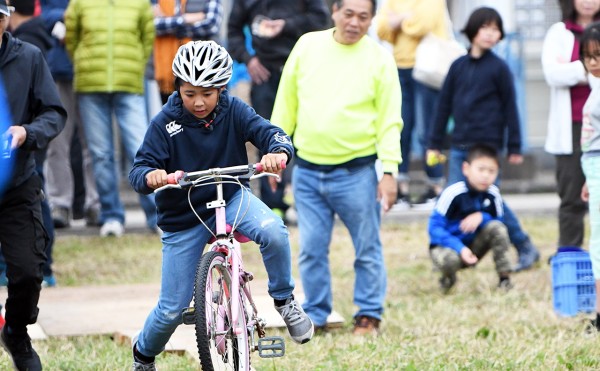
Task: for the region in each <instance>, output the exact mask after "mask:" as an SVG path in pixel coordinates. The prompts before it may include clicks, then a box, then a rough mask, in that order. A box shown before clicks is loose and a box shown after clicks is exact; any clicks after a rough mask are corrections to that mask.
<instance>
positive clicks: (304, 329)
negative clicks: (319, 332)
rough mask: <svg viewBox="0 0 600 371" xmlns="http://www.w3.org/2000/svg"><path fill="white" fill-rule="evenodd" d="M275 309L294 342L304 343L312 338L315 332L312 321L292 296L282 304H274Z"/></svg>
mask: <svg viewBox="0 0 600 371" xmlns="http://www.w3.org/2000/svg"><path fill="white" fill-rule="evenodd" d="M275 309H277V312H279V314H280V315H281V317H282V318H283V321H284V322H285V325H286V326H287V328H288V331H289V333H290V336H291V337H292V339H293V340H294V341H295V342H296V343H298V344H304V343H307V342H308V341H309V340H310V339H312V337H313V333H314V332H315V329H314V326H313V323H312V321H311V320H310V318H309V317H308V315H307V314H306V313H304V310H303V309H302V307H301V306H300V304H298V302H297V301H296V300H294V298H293V297H290V298H288V299H287V300H286V301H285V304H284V305H282V306H280V307H278V306H275Z"/></svg>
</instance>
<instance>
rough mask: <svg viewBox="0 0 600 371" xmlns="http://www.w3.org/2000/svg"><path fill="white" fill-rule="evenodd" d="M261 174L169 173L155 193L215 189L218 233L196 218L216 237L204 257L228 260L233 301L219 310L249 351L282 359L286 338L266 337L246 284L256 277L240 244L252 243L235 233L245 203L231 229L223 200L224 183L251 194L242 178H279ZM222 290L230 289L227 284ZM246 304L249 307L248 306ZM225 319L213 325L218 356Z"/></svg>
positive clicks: (237, 169) (246, 168)
mask: <svg viewBox="0 0 600 371" xmlns="http://www.w3.org/2000/svg"><path fill="white" fill-rule="evenodd" d="M261 171H262V167H261V166H260V164H254V165H242V166H233V167H227V168H214V169H209V170H204V171H197V172H189V173H183V172H178V173H175V174H169V176H168V178H169V183H170V184H168V185H166V186H164V187H161V188H158V189H157V190H155V192H159V191H161V190H163V189H168V188H178V189H182V188H189V192H191V189H192V188H194V187H200V186H206V185H215V186H216V199H215V200H213V201H210V202H208V203H207V204H206V208H207V209H214V212H215V230H214V231H213V230H211V229H210V228H209V227H208V226H207V225H206V224H205V223H204V221H203V220H202V219H201V218H200V217H199V216H198V214H196V216H197V217H198V219H199V220H200V222H201V223H202V224H203V225H204V226H205V227H206V228H207V229H208V230H209V231H210V233H211V234H212V235H213V238H212V239H211V240H210V241H209V243H210V247H209V248H208V249H207V251H206V252H205V253H204V254H203V256H204V255H206V254H207V253H209V252H211V251H212V252H216V253H220V254H223V255H224V257H225V259H224V262H223V268H224V269H225V270H227V272H228V275H229V277H230V280H231V283H230V285H231V287H230V292H226V293H225V296H226V297H227V298H228V299H229V300H230V304H229V307H228V308H227V306H224V307H219V311H221V310H222V311H227V313H226V315H227V319H228V320H229V324H230V326H231V331H232V332H233V336H234V337H235V338H238V339H243V338H244V336H245V339H247V343H248V347H249V348H248V350H249V351H250V352H252V351H255V350H258V351H259V355H260V356H261V357H279V356H283V354H284V353H285V346H284V343H283V339H282V338H280V337H269V338H267V337H265V330H264V326H265V323H264V321H263V320H261V319H260V318H259V317H258V309H257V307H256V304H255V303H254V300H253V298H252V293H251V291H250V287H249V285H248V284H247V283H248V282H250V281H251V280H252V279H253V275H252V274H251V273H249V272H246V271H245V270H244V265H243V259H242V255H241V254H242V252H241V245H240V242H247V241H250V239H248V238H247V237H245V236H242V235H241V234H239V233H238V232H236V228H237V221H238V220H241V218H239V214H240V211H241V209H242V206H243V202H244V201H243V196H242V201H241V202H240V205H239V207H238V211H237V214H236V217H235V219H234V221H233V225H231V226H230V225H228V224H227V220H226V206H227V203H226V201H225V199H224V198H223V184H226V183H236V184H239V185H240V187H241V188H242V191H243V192H250V190H248V189H246V188H244V186H243V185H242V184H241V182H240V179H248V180H250V179H256V178H259V177H262V176H277V175H275V174H271V173H260V174H257V172H261ZM234 174H237V175H234ZM188 200H189V202H190V206H192V205H191V201H190V200H191V199H190V196H189V193H188ZM192 210H193V211H194V213H196V212H195V209H194V208H193V207H192ZM242 218H243V216H242ZM202 261H203V259H202V258H201V259H200V263H202ZM223 287H224V288H225V289H227V286H226V285H225V286H223ZM246 304H247V305H249V307H248V306H247V305H246ZM250 309H251V311H250ZM192 314H193V315H194V320H195V316H196V315H200V314H199V313H195V312H194V311H192ZM240 315H241V316H244V318H243V319H241V318H239V317H238V316H240ZM185 316H186V313H185V312H184V323H188V322H186V321H185ZM190 316H191V315H190ZM224 317H225V316H220V317H219V318H217V321H216V322H217V323H216V324H214V325H215V326H216V328H217V329H216V331H215V333H214V334H213V335H214V336H215V338H214V340H215V347H216V348H217V350H218V353H219V354H220V355H223V354H225V353H227V349H226V345H225V343H224V340H225V336H226V334H227V329H226V326H225V324H224V321H223V318H224ZM203 318H204V317H203ZM244 324H245V326H244ZM254 329H256V331H257V334H258V338H259V341H258V344H255V337H254V331H253V330H254ZM244 331H246V334H245V335H244V334H243V333H244ZM263 340H264V341H263ZM217 343H219V344H217ZM238 346H239V344H238ZM236 352H242V353H239V354H243V351H242V350H240V349H239V348H238V349H237V350H236ZM240 358H241V357H240ZM248 360H249V353H248ZM235 362H238V363H240V368H242V369H243V368H244V366H243V362H241V361H240V359H237V361H234V363H235Z"/></svg>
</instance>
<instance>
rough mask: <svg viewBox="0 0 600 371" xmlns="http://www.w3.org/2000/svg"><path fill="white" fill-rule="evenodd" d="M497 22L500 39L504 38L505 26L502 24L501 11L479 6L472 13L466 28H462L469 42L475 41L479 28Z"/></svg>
mask: <svg viewBox="0 0 600 371" xmlns="http://www.w3.org/2000/svg"><path fill="white" fill-rule="evenodd" d="M492 23H495V24H496V26H497V27H498V29H499V30H500V40H502V39H503V38H504V27H503V25H502V17H500V13H498V11H496V9H494V8H489V7H486V6H484V7H481V8H477V9H475V10H474V11H473V13H471V15H470V16H469V20H467V24H466V25H465V28H463V29H462V30H461V32H462V33H464V34H465V35H466V36H467V38H468V39H469V42H471V43H472V42H473V39H474V38H475V36H477V32H479V29H480V28H481V27H483V26H485V25H488V24H492Z"/></svg>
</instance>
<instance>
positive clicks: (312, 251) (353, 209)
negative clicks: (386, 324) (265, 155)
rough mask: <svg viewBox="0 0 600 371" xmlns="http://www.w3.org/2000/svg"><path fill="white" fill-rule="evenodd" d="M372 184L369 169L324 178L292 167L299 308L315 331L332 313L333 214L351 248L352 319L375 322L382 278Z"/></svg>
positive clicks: (374, 177)
mask: <svg viewBox="0 0 600 371" xmlns="http://www.w3.org/2000/svg"><path fill="white" fill-rule="evenodd" d="M377 184H378V181H377V175H376V173H375V166H374V165H367V166H362V167H357V168H352V169H346V168H337V169H335V170H333V171H330V172H322V171H316V170H310V169H307V168H304V167H299V166H295V167H294V172H293V173H292V189H293V191H294V200H295V204H296V209H297V211H298V228H299V233H300V256H299V262H298V263H299V266H300V276H301V278H302V287H303V289H304V293H305V294H306V300H305V302H304V304H303V308H304V310H305V311H306V313H307V314H308V315H309V316H310V318H311V319H312V321H313V323H314V324H315V326H323V325H325V324H326V323H327V317H328V316H329V314H330V313H331V311H332V307H333V303H332V289H331V272H330V269H329V248H330V242H331V235H332V230H333V226H334V222H335V215H336V214H337V215H338V216H339V217H340V219H341V221H342V222H343V223H344V225H345V226H346V228H348V231H349V232H350V236H351V237H352V242H353V244H354V250H355V259H354V271H355V281H354V304H356V306H358V312H357V313H356V314H355V316H358V315H365V316H369V317H373V318H377V319H381V314H382V313H383V301H384V299H385V290H386V272H385V265H384V263H383V253H382V246H381V240H380V236H379V227H380V224H381V215H380V204H379V202H378V201H377ZM334 254H335V255H334V256H333V259H336V260H342V261H348V260H349V259H348V258H349V257H348V256H340V255H339V254H336V252H334Z"/></svg>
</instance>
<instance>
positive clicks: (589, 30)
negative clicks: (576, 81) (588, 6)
mask: <svg viewBox="0 0 600 371" xmlns="http://www.w3.org/2000/svg"><path fill="white" fill-rule="evenodd" d="M579 45H581V46H580V47H579V60H580V61H581V63H583V66H584V67H585V60H584V59H585V57H586V56H588V55H589V54H590V53H589V49H590V46H592V45H596V46H598V47H600V22H594V23H590V24H589V25H588V26H587V27H586V28H585V30H584V31H583V34H582V35H581V40H579ZM599 62H600V61H599ZM586 70H587V68H586Z"/></svg>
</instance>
